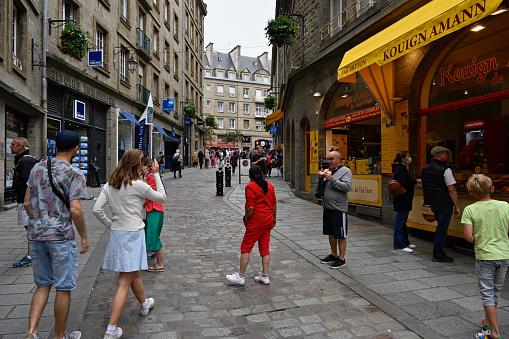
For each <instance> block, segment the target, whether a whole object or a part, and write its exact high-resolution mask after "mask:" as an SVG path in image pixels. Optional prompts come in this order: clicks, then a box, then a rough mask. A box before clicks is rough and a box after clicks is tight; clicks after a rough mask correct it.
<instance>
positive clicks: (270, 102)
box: [264, 95, 277, 109]
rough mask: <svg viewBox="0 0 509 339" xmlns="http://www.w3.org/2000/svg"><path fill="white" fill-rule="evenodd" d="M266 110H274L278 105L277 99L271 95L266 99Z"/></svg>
mask: <svg viewBox="0 0 509 339" xmlns="http://www.w3.org/2000/svg"><path fill="white" fill-rule="evenodd" d="M264 105H265V108H266V109H274V108H276V105H277V99H276V97H275V96H273V95H271V96H269V97H266V98H265V104H264Z"/></svg>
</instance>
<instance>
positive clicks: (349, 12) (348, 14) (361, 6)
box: [320, 0, 376, 40]
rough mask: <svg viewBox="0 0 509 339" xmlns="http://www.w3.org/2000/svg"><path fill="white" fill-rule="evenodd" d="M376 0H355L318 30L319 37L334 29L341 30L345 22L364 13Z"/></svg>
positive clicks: (322, 37) (321, 37)
mask: <svg viewBox="0 0 509 339" xmlns="http://www.w3.org/2000/svg"><path fill="white" fill-rule="evenodd" d="M375 3H376V0H356V1H354V2H352V3H351V4H350V5H349V6H348V7H346V8H345V9H344V10H343V11H341V12H340V13H339V14H338V15H336V16H335V17H334V18H333V19H332V20H331V21H329V22H328V23H327V24H326V25H325V26H323V28H322V29H321V30H320V39H321V40H323V39H325V38H326V37H328V36H329V35H332V34H333V33H334V32H335V31H336V30H342V29H343V27H344V26H345V24H346V23H347V22H348V21H350V20H352V19H353V18H355V17H358V16H360V15H362V14H364V11H365V10H367V9H368V8H369V7H371V6H373V5H374V4H375Z"/></svg>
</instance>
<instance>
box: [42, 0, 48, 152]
mask: <svg viewBox="0 0 509 339" xmlns="http://www.w3.org/2000/svg"><path fill="white" fill-rule="evenodd" d="M42 7H43V9H42V77H41V78H42V79H41V80H42V84H41V85H42V102H41V103H42V114H43V115H42V141H41V143H42V145H41V146H42V158H43V159H46V156H47V152H48V147H47V146H46V143H47V139H48V80H47V64H46V62H47V61H46V46H47V35H46V32H47V30H48V27H47V25H48V18H47V12H48V0H43V5H42Z"/></svg>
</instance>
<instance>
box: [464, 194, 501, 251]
mask: <svg viewBox="0 0 509 339" xmlns="http://www.w3.org/2000/svg"><path fill="white" fill-rule="evenodd" d="M461 223H463V224H470V225H472V226H473V227H474V231H473V234H474V237H475V244H474V249H475V257H476V259H479V260H501V259H509V237H508V235H507V233H508V232H509V204H508V203H507V202H505V201H498V200H489V201H477V202H476V203H473V204H472V205H469V206H467V207H466V208H465V210H464V211H463V216H462V218H461Z"/></svg>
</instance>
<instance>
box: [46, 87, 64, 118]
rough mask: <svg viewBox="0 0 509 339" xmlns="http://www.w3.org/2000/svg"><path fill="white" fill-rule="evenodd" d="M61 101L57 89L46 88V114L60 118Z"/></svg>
mask: <svg viewBox="0 0 509 339" xmlns="http://www.w3.org/2000/svg"><path fill="white" fill-rule="evenodd" d="M60 103H61V100H60V95H59V92H58V89H57V88H53V87H48V114H50V115H57V116H62V110H61V108H60V107H61V105H60Z"/></svg>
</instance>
